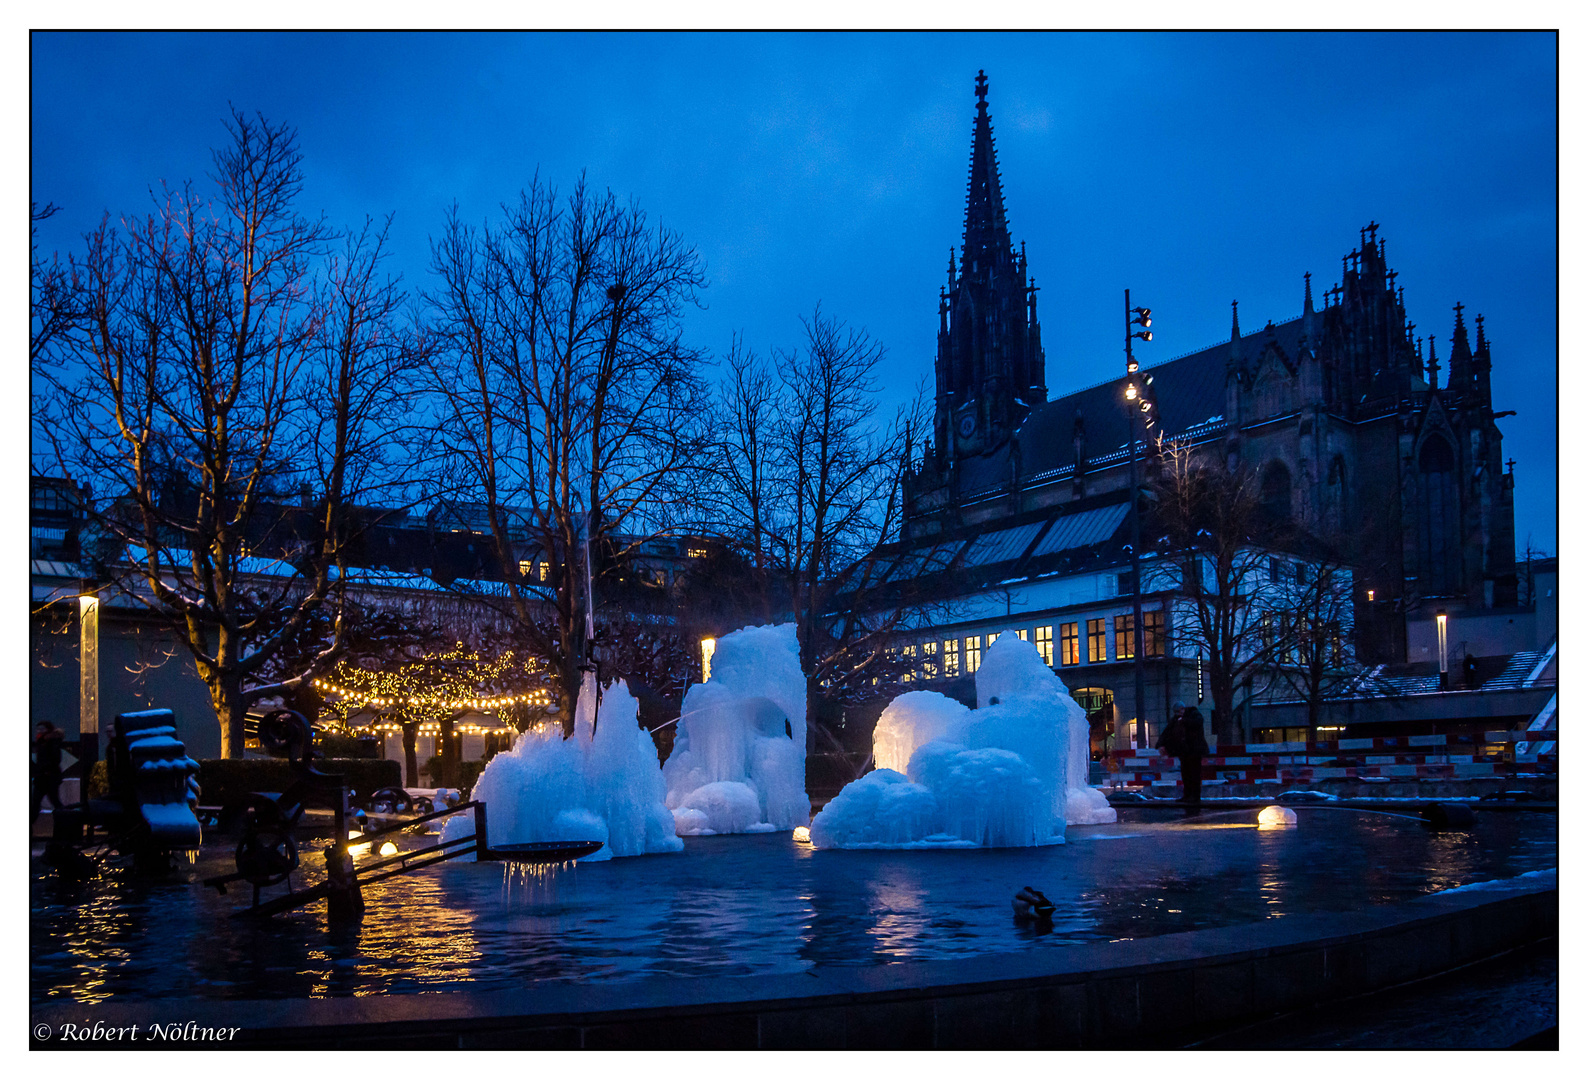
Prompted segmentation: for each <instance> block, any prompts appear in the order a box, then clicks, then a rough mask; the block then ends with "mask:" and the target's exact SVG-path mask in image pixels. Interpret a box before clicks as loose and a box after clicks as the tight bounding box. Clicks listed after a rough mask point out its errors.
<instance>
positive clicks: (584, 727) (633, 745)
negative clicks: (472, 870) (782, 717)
mask: <svg viewBox="0 0 1588 1080" xmlns="http://www.w3.org/2000/svg"><path fill="white" fill-rule="evenodd" d="M595 701H596V694H595V680H594V677H593V676H590V675H587V676H585V683H584V686H583V687H582V689H581V690H580V693H579V705H578V707H577V708H576V709H575V711H574V735H573V738H571V739H564V738H563V735H562V729H561V728H560V727H558V726H555V725H553V726H551V727H550V728H549V729H546V730H541V731H528V732H525V733H524V734H523V735H521V736H519V738H518V742H517V743H516V744H515V745H514V747H513V748H512V749H511V750H508V751H504V752H503V753H500V754H497V755H496V756H495V757H493V758H492V759H491V760H490V762H489V763H488V764H487V765H486V766H485V771H483V772H482V773H480V778H479V779H478V780H477V781H475V784H474V793H473V797H474V798H475V799H476V800H478V801H480V802H483V803H485V807H486V821H487V824H488V826H489V828H490V839H491V843H492V844H493V845H496V844H521V843H535V842H538V841H548V840H600V841H602V843H603V844H604V845H605V846H604V847H602V848H601V850H599V851H597V852H596V853H595V854H594V855H588V856H586V857H585V858H584V860H583V861H584V862H599V861H601V860H604V859H610V858H612V857H614V856H626V855H647V854H652V853H655V852H666V851H682V850H683V848H684V842H683V841H682V840H680V839H679V838H678V837H677V836H676V835H675V834H674V831H673V817H672V814H670V813H669V812H668V809H667V806H666V803H665V798H666V788H665V786H664V785H663V783H662V772H661V769H660V768H659V767H658V764H657V763H658V757H657V753H656V743H655V742H654V741H653V740H652V738H651V733H650V732H648V731H646V730H645V729H644V728H642V727H640V724H639V704H638V702H636V701H635V700H634V697H633V695H631V694H630V693H629V689H628V686H627V685H626V684H625V683H624V682H623V681H622V680H619V681H618V682H616V683H614V684H613V685H612V686H609V687H607V689H606V691H605V692H604V693H603V694H602V696H601V704H600V710H599V713H598V712H597V710H596V708H595ZM473 831H474V821H473V819H472V818H469V819H467V820H465V819H464V818H463V817H462V816H459V817H454V818H451V819H449V820H448V821H447V825H446V827H445V829H443V831H442V837H443V839H454V838H456V837H459V836H467V835H469V834H470V833H472V832H473Z"/></svg>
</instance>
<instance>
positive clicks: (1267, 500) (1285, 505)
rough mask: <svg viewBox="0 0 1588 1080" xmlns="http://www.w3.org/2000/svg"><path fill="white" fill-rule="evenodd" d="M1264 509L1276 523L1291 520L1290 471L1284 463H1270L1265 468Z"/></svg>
mask: <svg viewBox="0 0 1588 1080" xmlns="http://www.w3.org/2000/svg"><path fill="white" fill-rule="evenodd" d="M1262 500H1263V509H1264V510H1266V511H1267V512H1268V514H1269V516H1270V517H1272V518H1273V519H1274V520H1275V521H1289V520H1290V470H1289V469H1287V468H1285V465H1284V463H1283V462H1280V461H1270V462H1269V463H1268V464H1267V465H1266V466H1264V467H1263V486H1262Z"/></svg>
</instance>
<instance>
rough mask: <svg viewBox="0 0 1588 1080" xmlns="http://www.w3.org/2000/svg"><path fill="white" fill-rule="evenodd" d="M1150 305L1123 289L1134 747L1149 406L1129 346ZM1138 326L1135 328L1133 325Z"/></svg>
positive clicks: (1145, 337)
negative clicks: (1139, 443)
mask: <svg viewBox="0 0 1588 1080" xmlns="http://www.w3.org/2000/svg"><path fill="white" fill-rule="evenodd" d="M1151 325H1152V309H1151V308H1144V307H1138V308H1133V307H1131V306H1130V290H1129V289H1126V290H1125V415H1126V418H1127V419H1128V420H1129V421H1130V592H1131V637H1132V644H1133V645H1134V649H1133V650H1132V659H1133V661H1134V663H1133V666H1134V668H1135V675H1136V748H1137V749H1138V750H1144V749H1146V747H1147V715H1146V713H1145V711H1144V709H1145V706H1146V703H1147V672H1146V669H1145V667H1144V666H1143V664H1144V662H1145V657H1144V656H1143V653H1144V652H1145V651H1146V650H1145V648H1144V646H1145V644H1146V641H1145V635H1144V634H1143V627H1142V614H1141V479H1140V476H1139V473H1138V468H1137V464H1136V421H1137V418H1138V417H1139V416H1140V414H1141V413H1142V411H1143V410H1145V409H1147V408H1150V405H1149V404H1148V402H1147V401H1146V399H1145V398H1144V397H1143V396H1142V393H1141V385H1140V383H1139V381H1138V380H1137V377H1136V372H1137V369H1138V365H1137V363H1136V356H1135V352H1134V350H1133V348H1132V346H1133V345H1134V344H1135V341H1136V339H1137V338H1140V339H1141V340H1142V341H1151V340H1152V331H1151V330H1149V329H1148V327H1150V326H1151ZM1138 326H1139V327H1141V329H1140V330H1137V329H1136V327H1138Z"/></svg>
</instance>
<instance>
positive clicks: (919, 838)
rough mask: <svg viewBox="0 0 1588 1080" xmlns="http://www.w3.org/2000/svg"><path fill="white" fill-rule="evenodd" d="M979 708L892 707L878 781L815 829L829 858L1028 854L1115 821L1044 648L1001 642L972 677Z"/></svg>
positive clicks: (908, 697)
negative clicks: (924, 851)
mask: <svg viewBox="0 0 1588 1080" xmlns="http://www.w3.org/2000/svg"><path fill="white" fill-rule="evenodd" d="M976 706H977V707H976V708H975V709H974V710H971V709H968V708H966V707H965V706H964V705H962V704H960V703H959V702H957V701H955V700H953V699H952V698H948V697H945V696H943V695H942V694H936V693H932V692H929V691H916V692H913V693H908V694H903V695H900V696H899V697H897V698H895V699H894V700H893V701H892V702H891V703H890V704H889V705H888V707H887V708H886V709H884V710H883V713H882V717H881V718H880V719H879V720H878V721H877V728H876V732H875V734H874V735H873V737H872V749H873V753H874V756H875V759H876V764H877V768H876V771H875V772H872V773H869V774H868V775H866V776H863V777H861V778H860V779H859V780H857V781H855V782H854V783H852V784H849V785H847V786H846V787H845V788H844V789H843V791H841V792H839V794H838V796H837V798H835V799H833V801H832V802H830V803H828V804H827V805H826V806H825V807H823V809H822V812H821V813H820V814H818V815H816V820H815V821H813V822H812V823H811V841H812V843H813V844H815V846H817V847H819V848H821V847H849V848H854V847H920V848H929V847H972V846H974V847H1030V846H1034V845H1039V844H1053V843H1062V842H1063V840H1064V828H1065V825H1066V823H1068V824H1072V825H1078V824H1095V823H1101V822H1106V821H1113V820H1114V819H1115V813H1114V810H1113V809H1112V808H1111V807H1109V806H1108V802H1107V800H1106V799H1104V798H1103V796H1102V793H1101V792H1098V791H1096V790H1094V789H1092V788H1090V787H1088V786H1087V784H1086V778H1087V777H1086V771H1087V722H1086V713H1085V711H1084V710H1082V709H1081V707H1080V706H1079V705H1077V704H1075V702H1074V701H1073V700H1071V698H1070V694H1069V691H1068V690H1066V689H1065V687H1064V683H1063V682H1062V681H1060V679H1059V677H1058V676H1057V675H1054V674H1053V671H1052V670H1051V669H1050V668H1049V667H1048V666H1047V665H1046V664H1045V663H1043V661H1042V657H1041V655H1040V654H1039V653H1038V652H1037V650H1036V647H1035V646H1033V645H1031V644H1030V643H1029V642H1025V641H1021V640H1020V639H1019V638H1017V637H1016V636H1015V635H1013V634H1004V635H1002V636H1001V637H999V639H998V640H997V641H996V642H994V643H993V645H992V647H991V648H990V649H988V651H987V656H986V659H985V661H984V662H983V664H982V666H981V668H980V669H979V670H978V671H977V672H976Z"/></svg>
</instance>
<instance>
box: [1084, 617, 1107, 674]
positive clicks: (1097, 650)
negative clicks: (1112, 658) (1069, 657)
mask: <svg viewBox="0 0 1588 1080" xmlns="http://www.w3.org/2000/svg"><path fill="white" fill-rule="evenodd" d="M1107 659H1108V642H1107V641H1105V640H1104V638H1103V620H1102V619H1087V620H1086V660H1087V663H1090V664H1097V663H1101V662H1102V661H1104V660H1107Z"/></svg>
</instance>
